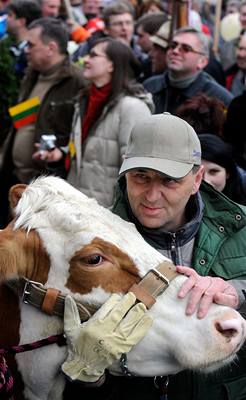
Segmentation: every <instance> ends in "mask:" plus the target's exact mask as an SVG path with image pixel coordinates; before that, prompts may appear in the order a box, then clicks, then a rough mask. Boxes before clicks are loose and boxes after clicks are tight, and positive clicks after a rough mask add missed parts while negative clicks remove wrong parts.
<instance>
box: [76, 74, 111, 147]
mask: <svg viewBox="0 0 246 400" xmlns="http://www.w3.org/2000/svg"><path fill="white" fill-rule="evenodd" d="M111 89H112V86H111V82H109V83H107V85H105V86H103V87H100V88H97V87H96V86H95V85H94V84H93V85H92V86H91V88H90V93H89V98H88V104H87V109H86V112H85V114H84V116H83V117H82V121H81V122H82V124H81V125H82V142H83V141H84V140H85V138H86V137H87V135H88V133H89V129H90V128H91V126H92V125H93V124H95V122H96V121H97V120H98V118H99V117H100V115H101V114H102V111H103V107H104V106H105V104H106V103H107V100H108V98H109V96H110V93H111Z"/></svg>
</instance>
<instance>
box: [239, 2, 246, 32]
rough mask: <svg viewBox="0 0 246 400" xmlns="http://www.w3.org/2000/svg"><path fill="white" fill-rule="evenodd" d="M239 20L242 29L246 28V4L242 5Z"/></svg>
mask: <svg viewBox="0 0 246 400" xmlns="http://www.w3.org/2000/svg"><path fill="white" fill-rule="evenodd" d="M239 20H240V23H241V26H242V29H246V5H245V6H242V7H241V10H240V17H239Z"/></svg>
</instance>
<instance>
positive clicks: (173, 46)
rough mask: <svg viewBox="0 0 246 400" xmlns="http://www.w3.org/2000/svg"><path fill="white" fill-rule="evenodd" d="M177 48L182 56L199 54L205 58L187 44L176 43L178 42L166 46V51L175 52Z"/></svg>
mask: <svg viewBox="0 0 246 400" xmlns="http://www.w3.org/2000/svg"><path fill="white" fill-rule="evenodd" d="M177 47H178V49H179V51H180V52H181V53H182V54H186V53H195V54H201V55H202V56H205V54H204V53H202V52H201V51H197V50H194V49H193V47H191V46H190V45H189V44H186V43H178V42H175V41H172V42H170V43H169V45H168V49H171V50H175V49H176V48H177Z"/></svg>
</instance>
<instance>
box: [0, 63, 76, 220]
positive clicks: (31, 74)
mask: <svg viewBox="0 0 246 400" xmlns="http://www.w3.org/2000/svg"><path fill="white" fill-rule="evenodd" d="M38 75H39V73H38V72H37V71H34V70H32V69H28V70H27V72H26V75H25V77H24V78H23V81H22V84H21V90H20V95H19V102H22V101H24V100H26V99H28V96H29V94H30V93H31V91H32V89H33V87H34V86H35V84H36V82H37V79H38ZM83 87H84V78H83V76H82V72H81V69H80V68H79V67H77V66H74V65H73V64H71V63H70V62H69V60H68V59H65V60H64V62H63V63H62V64H61V66H60V73H59V74H58V78H57V81H56V82H55V84H54V85H53V86H52V87H51V88H50V89H49V90H48V92H47V93H46V94H45V96H44V98H43V100H42V102H41V105H40V107H39V110H38V115H37V121H36V123H35V141H36V142H39V141H40V137H41V135H42V134H44V133H48V134H49V133H50V134H51V133H53V134H55V135H56V137H57V143H56V144H57V146H58V147H59V146H66V145H67V144H68V140H69V135H70V133H71V126H72V118H73V112H74V103H75V100H76V96H77V95H78V93H79V91H80V89H82V88H83ZM16 133H17V132H16V130H15V129H11V131H10V133H9V135H8V137H7V139H6V142H5V145H4V153H3V163H2V167H1V170H0V182H1V192H0V210H1V211H0V227H3V226H5V224H6V222H7V219H8V190H9V188H10V187H11V186H12V184H15V183H17V182H18V181H17V179H16V177H15V176H14V174H13V169H14V164H13V160H12V148H13V143H14V138H15V135H16ZM20 151H21V149H20ZM34 163H35V164H34V165H35V168H34V169H35V170H37V163H36V162H35V161H34ZM38 167H39V168H40V174H54V175H59V176H62V177H65V175H66V171H65V167H64V162H63V160H61V161H59V162H57V163H49V164H48V163H39V165H38Z"/></svg>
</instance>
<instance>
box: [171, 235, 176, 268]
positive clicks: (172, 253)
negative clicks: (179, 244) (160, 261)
mask: <svg viewBox="0 0 246 400" xmlns="http://www.w3.org/2000/svg"><path fill="white" fill-rule="evenodd" d="M171 258H172V262H173V263H174V265H177V252H176V233H172V240H171Z"/></svg>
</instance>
